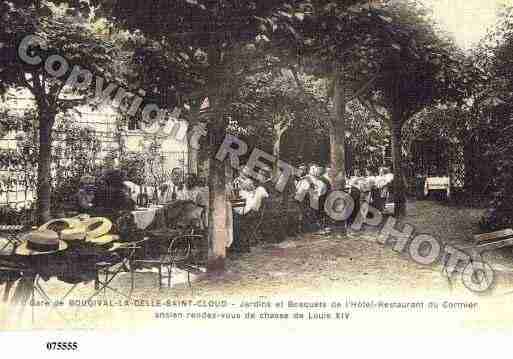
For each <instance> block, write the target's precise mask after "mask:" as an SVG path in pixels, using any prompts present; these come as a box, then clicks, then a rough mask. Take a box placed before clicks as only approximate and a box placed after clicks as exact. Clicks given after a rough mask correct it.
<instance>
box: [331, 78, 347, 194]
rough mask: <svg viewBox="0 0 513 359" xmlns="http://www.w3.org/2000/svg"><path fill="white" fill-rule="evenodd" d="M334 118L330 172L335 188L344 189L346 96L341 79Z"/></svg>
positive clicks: (336, 96)
mask: <svg viewBox="0 0 513 359" xmlns="http://www.w3.org/2000/svg"><path fill="white" fill-rule="evenodd" d="M333 104H334V112H335V113H334V116H333V117H334V118H333V121H332V123H331V126H330V129H329V134H330V167H331V171H330V173H329V176H330V179H331V183H332V185H333V189H334V190H344V189H345V185H346V155H345V145H346V98H345V92H344V90H343V88H342V84H341V83H340V81H335V87H334V94H333Z"/></svg>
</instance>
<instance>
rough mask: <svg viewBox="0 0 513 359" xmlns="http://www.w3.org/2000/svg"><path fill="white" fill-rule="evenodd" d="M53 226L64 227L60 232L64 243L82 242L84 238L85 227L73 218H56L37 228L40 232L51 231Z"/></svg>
mask: <svg viewBox="0 0 513 359" xmlns="http://www.w3.org/2000/svg"><path fill="white" fill-rule="evenodd" d="M54 226H59V227H61V226H62V227H64V228H63V229H61V230H60V231H57V232H58V233H59V232H60V238H61V239H62V240H65V241H77V240H78V241H79V240H84V239H85V236H86V227H85V226H84V224H83V223H82V222H81V221H80V219H78V218H76V217H73V218H58V219H52V220H51V221H49V222H46V223H45V224H43V225H42V226H41V227H39V230H40V231H44V230H48V229H51V228H52V227H54Z"/></svg>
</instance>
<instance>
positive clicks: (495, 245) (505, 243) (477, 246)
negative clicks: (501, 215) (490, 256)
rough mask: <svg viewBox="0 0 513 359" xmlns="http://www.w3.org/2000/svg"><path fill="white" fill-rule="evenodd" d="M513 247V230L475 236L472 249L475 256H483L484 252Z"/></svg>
mask: <svg viewBox="0 0 513 359" xmlns="http://www.w3.org/2000/svg"><path fill="white" fill-rule="evenodd" d="M511 246H513V229H511V228H508V229H504V230H501V231H496V232H491V233H484V234H478V235H475V236H474V245H473V246H472V247H470V248H471V249H472V252H473V254H476V255H481V253H483V252H488V251H492V250H495V249H499V248H505V247H511Z"/></svg>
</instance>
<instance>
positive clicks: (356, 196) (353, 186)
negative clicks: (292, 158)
mask: <svg viewBox="0 0 513 359" xmlns="http://www.w3.org/2000/svg"><path fill="white" fill-rule="evenodd" d="M329 171H330V169H329V168H325V167H323V166H320V165H318V164H315V163H313V164H310V165H309V166H307V165H305V164H301V165H299V166H298V170H297V173H296V179H295V190H296V198H304V200H303V201H302V202H301V203H302V205H301V209H302V229H303V231H306V232H311V231H319V233H320V234H329V233H330V229H331V227H333V226H337V223H336V221H333V220H332V219H331V218H330V217H329V216H328V214H327V213H326V211H325V210H324V204H325V201H326V198H327V196H328V195H329V193H330V191H331V190H332V187H333V184H332V183H331V179H330V177H329ZM362 172H364V173H365V176H362V175H361V174H360V173H362ZM393 179H394V176H393V174H392V173H391V171H390V169H389V168H387V167H381V168H380V169H379V173H378V175H374V174H373V173H372V172H371V171H370V170H368V169H366V170H365V171H360V170H358V169H357V170H356V171H355V175H354V176H352V177H351V178H350V179H349V180H348V181H347V184H346V188H345V189H346V190H347V191H348V192H349V194H350V196H351V197H352V199H353V202H354V209H353V212H352V213H351V215H350V217H349V218H348V222H349V224H350V223H352V222H353V221H354V220H355V219H356V217H357V216H358V214H359V212H360V208H361V204H362V203H363V202H367V203H369V204H371V205H372V206H374V207H375V208H376V209H378V210H380V211H383V210H384V209H385V204H386V202H387V200H388V199H389V197H390V192H391V191H390V189H391V187H392V186H391V184H392V181H393ZM305 193H310V194H314V197H316V198H317V203H316V206H312V203H311V201H312V196H306V195H305Z"/></svg>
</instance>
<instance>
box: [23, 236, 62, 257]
mask: <svg viewBox="0 0 513 359" xmlns="http://www.w3.org/2000/svg"><path fill="white" fill-rule="evenodd" d="M21 240H22V241H23V242H22V243H21V244H20V245H19V246H18V247H17V248H16V251H15V253H16V254H17V255H20V256H33V255H40V254H52V253H57V252H61V251H63V250H65V249H66V248H68V245H67V244H66V242H64V241H62V240H60V239H59V235H58V234H57V233H56V232H54V231H51V230H49V229H43V230H37V231H32V232H28V233H26V234H25V235H23V236H22V237H21Z"/></svg>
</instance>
